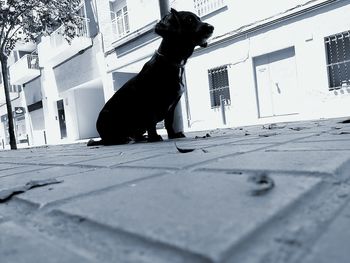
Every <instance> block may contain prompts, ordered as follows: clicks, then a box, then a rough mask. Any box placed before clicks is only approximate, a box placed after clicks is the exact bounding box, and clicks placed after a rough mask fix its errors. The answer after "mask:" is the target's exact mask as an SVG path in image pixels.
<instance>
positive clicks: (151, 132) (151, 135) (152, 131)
mask: <svg viewBox="0 0 350 263" xmlns="http://www.w3.org/2000/svg"><path fill="white" fill-rule="evenodd" d="M147 134H148V138H147V141H148V142H160V141H163V138H162V136H160V135H158V133H157V129H156V125H154V126H153V127H149V128H148V129H147Z"/></svg>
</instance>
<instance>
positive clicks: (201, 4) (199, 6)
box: [193, 0, 226, 17]
mask: <svg viewBox="0 0 350 263" xmlns="http://www.w3.org/2000/svg"><path fill="white" fill-rule="evenodd" d="M193 3H194V9H195V11H196V13H197V15H198V16H199V17H202V16H205V15H207V14H210V13H212V12H214V11H216V10H218V9H220V8H222V7H224V6H225V5H226V4H225V0H193Z"/></svg>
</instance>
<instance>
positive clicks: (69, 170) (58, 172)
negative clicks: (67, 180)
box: [0, 166, 91, 191]
mask: <svg viewBox="0 0 350 263" xmlns="http://www.w3.org/2000/svg"><path fill="white" fill-rule="evenodd" d="M13 170H16V169H13ZM90 170H91V169H90ZM87 171H89V169H83V168H77V167H62V166H60V167H50V166H48V167H46V169H41V170H35V171H23V172H21V173H17V174H15V175H11V176H6V177H0V191H1V190H3V189H7V188H11V187H15V186H21V185H24V184H26V183H27V182H29V181H30V180H43V179H50V178H59V177H62V176H67V175H72V174H78V173H83V172H87Z"/></svg>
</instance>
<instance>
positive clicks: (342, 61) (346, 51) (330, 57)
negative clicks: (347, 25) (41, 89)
mask: <svg viewBox="0 0 350 263" xmlns="http://www.w3.org/2000/svg"><path fill="white" fill-rule="evenodd" d="M325 46H326V51H327V70H328V81H329V90H330V91H331V90H336V89H340V88H344V87H350V31H347V32H343V33H340V34H336V35H333V36H329V37H326V38H325Z"/></svg>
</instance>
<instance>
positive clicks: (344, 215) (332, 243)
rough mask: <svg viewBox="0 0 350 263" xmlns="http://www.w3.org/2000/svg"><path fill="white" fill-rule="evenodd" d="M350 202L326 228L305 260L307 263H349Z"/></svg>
mask: <svg viewBox="0 0 350 263" xmlns="http://www.w3.org/2000/svg"><path fill="white" fill-rule="evenodd" d="M349 229H350V203H349V204H348V205H347V206H346V207H345V209H344V210H343V211H342V212H341V213H340V215H338V217H337V218H336V219H335V220H334V221H333V222H332V224H331V225H330V226H329V227H328V228H327V229H325V232H324V233H323V234H322V236H321V238H320V239H319V240H318V241H317V243H316V244H315V245H314V247H313V248H312V250H311V251H309V253H308V255H307V256H306V258H305V259H303V262H305V263H316V262H317V263H329V262H336V263H348V262H350V249H349V244H350V235H349Z"/></svg>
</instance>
